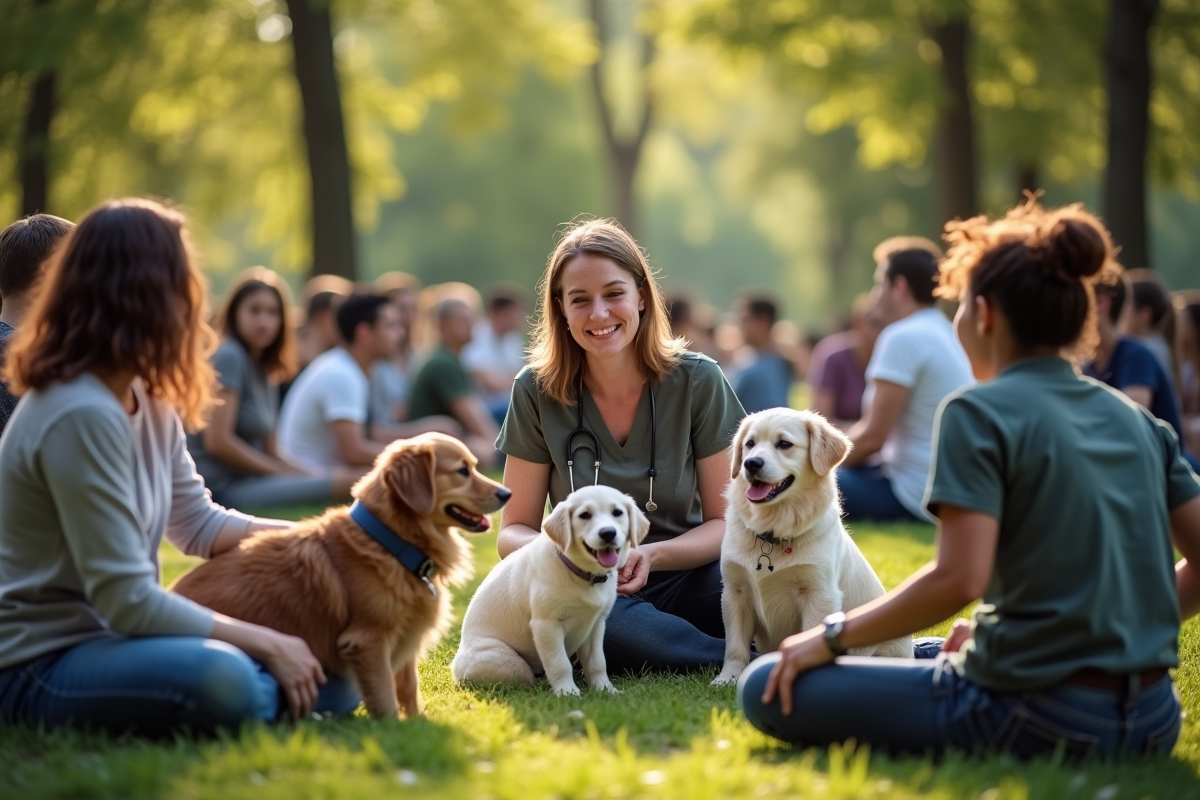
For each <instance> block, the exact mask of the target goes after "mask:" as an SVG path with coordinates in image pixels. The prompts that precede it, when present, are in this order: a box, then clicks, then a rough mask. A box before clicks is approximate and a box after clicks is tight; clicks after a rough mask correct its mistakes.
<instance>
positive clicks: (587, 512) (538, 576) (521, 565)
mask: <svg viewBox="0 0 1200 800" xmlns="http://www.w3.org/2000/svg"><path fill="white" fill-rule="evenodd" d="M542 530H543V531H544V534H545V535H543V536H539V537H537V538H536V539H534V540H533V541H532V542H530V543H529V544H527V545H525V546H524V547H522V548H521V549H520V550H518V551H517V552H515V553H513V554H512V555H510V556H509V557H508V558H506V559H504V560H503V561H501V562H500V563H499V564H497V565H496V567H495V569H493V570H492V571H491V572H490V573H489V574H488V576H487V578H485V579H484V581H483V583H482V584H481V585H480V587H479V591H477V592H475V596H474V597H473V598H471V605H470V606H468V607H467V614H466V616H465V617H464V618H463V626H462V643H461V644H460V645H459V647H458V652H457V653H456V654H455V656H454V661H453V662H452V663H451V664H450V674H451V675H452V676H453V677H454V682H455V683H458V684H460V685H461V684H464V683H520V684H525V685H527V686H532V685H533V683H534V680H535V678H534V676H535V675H537V674H539V673H542V672H545V674H546V678H547V679H548V680H549V681H550V686H551V687H552V688H553V689H554V693H555V694H556V695H577V694H579V688H578V687H577V686H576V685H575V679H574V678H573V677H572V669H571V655H572V654H575V653H578V654H579V661H580V663H581V664H582V665H583V675H584V677H585V678H586V679H587V682H588V686H590V687H591V688H592V689H598V690H602V691H606V692H616V691H617V690H616V689H615V688H613V685H612V683H611V682H609V680H608V668H607V667H606V665H605V663H604V624H605V620H607V619H608V612H609V611H611V610H612V607H613V603H615V602H616V600H617V570H619V569H620V568H621V567H623V566H624V565H625V560H626V558H628V556H629V548H630V547H636V546H637V545H638V543H640V542H641V541H642V539H644V538H645V537H646V533H647V532H648V531H649V530H650V522H649V520H647V519H646V516H645V515H644V514H643V513H642V512H641V511H640V510H638V507H637V505H635V504H634V501H633V498H631V497H630V496H629V495H626V494H623V493H621V492H619V491H617V490H616V489H612V488H609V487H607V486H585V487H584V488H582V489H579V490H577V491H575V492H573V493H572V494H570V495H569V496H568V497H567V498H566V499H565V500H563V501H562V502H561V503H559V504H558V506H557V507H555V509H554V511H553V512H551V514H550V516H548V517H547V518H546V519H545V521H544V522H543V523H542Z"/></svg>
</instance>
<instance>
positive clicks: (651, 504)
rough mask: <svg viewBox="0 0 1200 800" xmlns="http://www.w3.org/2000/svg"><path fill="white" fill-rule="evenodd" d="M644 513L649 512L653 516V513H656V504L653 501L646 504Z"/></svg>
mask: <svg viewBox="0 0 1200 800" xmlns="http://www.w3.org/2000/svg"><path fill="white" fill-rule="evenodd" d="M646 511H648V512H650V513H651V514H653V513H654V512H655V511H658V503H656V502H654V501H653V500H651V501H650V502H648V503H646Z"/></svg>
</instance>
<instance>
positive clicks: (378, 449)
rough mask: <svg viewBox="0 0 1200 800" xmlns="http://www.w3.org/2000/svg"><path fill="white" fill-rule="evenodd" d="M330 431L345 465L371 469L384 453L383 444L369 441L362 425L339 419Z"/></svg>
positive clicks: (331, 426)
mask: <svg viewBox="0 0 1200 800" xmlns="http://www.w3.org/2000/svg"><path fill="white" fill-rule="evenodd" d="M329 430H330V431H331V432H332V433H333V441H334V444H335V446H336V447H337V452H338V458H340V459H341V461H342V463H343V464H349V465H351V466H363V467H369V466H371V465H372V464H374V463H375V457H376V456H378V455H379V454H380V453H382V452H383V447H384V446H383V444H382V443H380V442H376V441H374V440H372V439H368V438H367V436H366V432H365V431H364V430H363V426H362V424H361V423H358V422H351V421H350V420H348V419H339V420H335V421H334V422H332V423H331V424H330V426H329Z"/></svg>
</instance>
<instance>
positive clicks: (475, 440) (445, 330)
mask: <svg viewBox="0 0 1200 800" xmlns="http://www.w3.org/2000/svg"><path fill="white" fill-rule="evenodd" d="M434 313H435V315H436V318H437V326H438V335H439V337H440V338H441V344H440V345H439V346H438V347H436V348H435V349H434V351H433V352H432V353H431V354H430V355H429V358H428V359H426V361H425V363H424V364H422V365H421V368H420V370H418V371H417V376H416V377H415V378H414V379H413V384H412V395H411V396H410V398H409V419H410V420H411V421H412V422H413V423H417V422H420V421H421V420H424V419H426V418H429V417H435V416H438V415H445V416H449V417H452V418H453V419H454V420H455V421H457V422H458V424H459V425H461V426H462V431H463V436H462V440H463V443H464V444H466V445H467V447H468V448H470V450H471V452H472V453H474V454H475V456H476V457H477V458H478V459H479V460H480V461H481V462H483V463H484V464H486V465H491V464H494V463H495V461H496V455H495V454H496V448H495V444H494V443H495V441H496V435H497V434H498V433H499V428H498V427H497V425H496V422H495V420H493V419H492V415H491V414H489V413H488V411H487V408H486V407H485V406H484V404H483V398H481V397H480V396H479V395H478V394H477V393H476V392H475V389H474V388H473V387H472V386H471V379H470V377H468V375H467V370H466V367H464V366H463V363H462V360H461V355H462V352H463V348H465V347H466V346H467V344H468V343H469V342H470V341H471V335H472V328H473V327H474V325H475V312H474V311H473V310H472V309H471V306H470V305H468V304H467V303H466V302H464V301H463V300H459V299H456V298H451V299H449V300H443V301H442V302H441V303H440V304H438V306H437V308H436V309H435V312H434Z"/></svg>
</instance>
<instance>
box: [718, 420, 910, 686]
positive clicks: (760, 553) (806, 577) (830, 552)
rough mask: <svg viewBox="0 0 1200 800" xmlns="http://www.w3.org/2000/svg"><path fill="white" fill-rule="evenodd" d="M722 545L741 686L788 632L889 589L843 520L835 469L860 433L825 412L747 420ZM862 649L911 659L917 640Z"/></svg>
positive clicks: (728, 675)
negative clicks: (755, 657)
mask: <svg viewBox="0 0 1200 800" xmlns="http://www.w3.org/2000/svg"><path fill="white" fill-rule="evenodd" d="M733 450H734V456H733V481H732V482H731V483H730V484H729V489H728V491H727V493H726V500H727V501H728V507H727V510H726V513H725V540H724V542H723V543H722V545H721V579H722V581H723V582H724V589H723V591H722V593H721V611H722V616H723V617H724V620H725V664H724V666H723V668H722V669H721V672H720V674H719V675H717V677H716V679H715V680H714V681H713V684H714V685H718V684H725V683H733V682H735V681H736V680H737V679H738V676H739V675H741V674H742V670H743V669H745V668H746V664H747V663H749V660H750V643H751V641H752V640H753V641H754V642H756V643H757V644H758V651H759V652H760V653H769V652H771V651H773V650H778V649H779V643H780V642H781V641H782V640H783V639H784V638H785V637H787V636H790V635H792V634H793V633H798V632H800V631H803V630H807V629H809V628H811V627H813V626H814V625H819V624H820V623H821V621H822V620H824V619H825V617H827V616H828V615H830V614H832V613H834V612H835V611H849V610H850V609H852V608H856V607H858V606H860V605H862V604H863V603H867V602H869V601H871V600H874V599H875V598H876V597H879V596H880V595H882V594H883V593H884V592H883V584H881V583H880V582H879V578H878V577H876V575H875V572H874V570H872V569H871V565H870V564H868V563H867V559H866V558H864V557H863V554H862V553H861V552H860V551H859V549H858V547H857V546H856V545H855V544H854V541H853V540H852V539H851V538H850V536H849V534H847V533H846V529H845V528H844V527H842V508H841V504H840V503H839V502H838V493H837V479H836V476H835V474H834V467H836V466H837V465H838V464H840V463H842V460H843V459H845V458H846V455H847V454H848V453H849V452H850V440H849V439H847V438H846V436H845V435H844V434H843V433H842V432H841V431H839V430H838V429H837V428H834V427H833V426H832V425H830V424H829V423H828V422H826V421H825V418H824V417H822V416H821V415H820V414H817V413H815V412H812V411H793V410H791V409H786V408H774V409H770V410H767V411H760V412H759V413H757V414H751V415H750V416H748V417H746V418H745V419H744V420H743V421H742V424H741V427H739V428H738V432H737V436H736V437H735V438H734V448H733ZM850 653H851V654H852V655H865V656H869V655H877V656H892V657H898V658H911V657H912V654H913V645H912V637H911V636H906V637H904V638H903V639H896V640H893V641H891V642H887V643H885V644H882V645H879V646H878V647H865V648H854V649H852V650H851V651H850Z"/></svg>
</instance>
